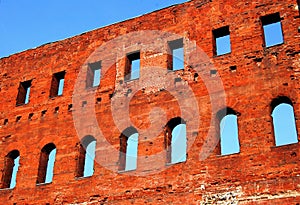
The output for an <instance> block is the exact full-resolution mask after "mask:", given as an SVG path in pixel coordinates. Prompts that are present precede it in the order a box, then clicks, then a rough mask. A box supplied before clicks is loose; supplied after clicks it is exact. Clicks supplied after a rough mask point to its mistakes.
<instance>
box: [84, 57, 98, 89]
mask: <svg viewBox="0 0 300 205" xmlns="http://www.w3.org/2000/svg"><path fill="white" fill-rule="evenodd" d="M100 79H101V61H98V62H95V63H89V65H88V71H87V80H86V87H87V88H92V87H97V86H99V85H100Z"/></svg>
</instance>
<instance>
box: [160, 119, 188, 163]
mask: <svg viewBox="0 0 300 205" xmlns="http://www.w3.org/2000/svg"><path fill="white" fill-rule="evenodd" d="M186 147H187V140H186V123H185V121H184V120H183V119H181V118H180V117H176V118H173V119H171V120H170V121H169V122H168V123H167V125H166V126H165V149H166V151H167V163H172V164H173V163H179V162H184V161H186Z"/></svg>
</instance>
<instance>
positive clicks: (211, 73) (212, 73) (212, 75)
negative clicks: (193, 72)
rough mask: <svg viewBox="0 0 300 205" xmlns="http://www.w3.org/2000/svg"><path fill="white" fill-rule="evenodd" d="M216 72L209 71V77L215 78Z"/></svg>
mask: <svg viewBox="0 0 300 205" xmlns="http://www.w3.org/2000/svg"><path fill="white" fill-rule="evenodd" d="M217 72H218V71H217V70H210V77H215V76H216V75H217Z"/></svg>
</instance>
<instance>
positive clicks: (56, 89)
mask: <svg viewBox="0 0 300 205" xmlns="http://www.w3.org/2000/svg"><path fill="white" fill-rule="evenodd" d="M65 74H66V72H65V71H62V72H59V73H54V74H53V76H52V82H51V88H50V97H56V96H61V95H62V94H63V89H64V81H65Z"/></svg>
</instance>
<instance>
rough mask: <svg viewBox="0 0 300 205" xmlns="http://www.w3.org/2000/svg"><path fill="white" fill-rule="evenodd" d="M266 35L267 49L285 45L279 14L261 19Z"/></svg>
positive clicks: (265, 43)
mask: <svg viewBox="0 0 300 205" xmlns="http://www.w3.org/2000/svg"><path fill="white" fill-rule="evenodd" d="M261 22H262V26H263V33H264V45H265V46H266V47H270V46H275V45H279V44H282V43H283V33H282V27H281V19H280V15H279V13H275V14H270V15H267V16H263V17H261Z"/></svg>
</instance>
